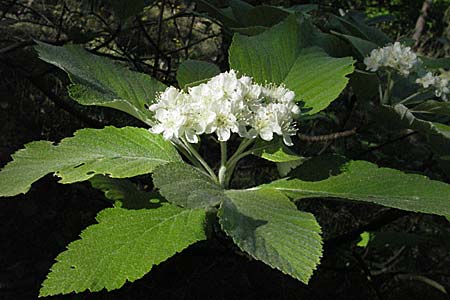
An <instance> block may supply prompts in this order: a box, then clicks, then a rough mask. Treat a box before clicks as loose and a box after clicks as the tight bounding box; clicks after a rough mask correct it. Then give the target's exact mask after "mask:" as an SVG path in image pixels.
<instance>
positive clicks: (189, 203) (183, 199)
mask: <svg viewBox="0 0 450 300" xmlns="http://www.w3.org/2000/svg"><path fill="white" fill-rule="evenodd" d="M152 176H153V183H154V184H155V186H156V187H157V188H158V189H159V192H160V193H161V195H162V196H163V197H164V198H166V200H167V201H169V202H171V203H173V204H176V205H179V206H182V207H188V208H198V207H207V206H212V205H215V204H217V203H219V202H220V201H222V200H223V198H224V197H225V195H224V193H223V191H224V190H223V189H222V188H221V187H220V186H219V185H218V184H216V183H215V182H214V181H212V180H211V178H210V177H208V175H206V174H205V173H203V172H201V171H200V170H198V169H197V168H195V167H193V166H191V165H189V164H186V163H183V162H174V163H169V164H165V165H161V166H159V167H158V168H156V169H155V171H154V173H153V175H152Z"/></svg>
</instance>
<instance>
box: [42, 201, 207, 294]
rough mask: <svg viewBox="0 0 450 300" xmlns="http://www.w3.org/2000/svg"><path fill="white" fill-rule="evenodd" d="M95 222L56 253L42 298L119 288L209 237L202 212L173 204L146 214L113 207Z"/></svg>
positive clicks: (143, 210)
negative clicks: (61, 250) (63, 250)
mask: <svg viewBox="0 0 450 300" xmlns="http://www.w3.org/2000/svg"><path fill="white" fill-rule="evenodd" d="M97 221H98V224H95V225H92V226H89V227H88V228H87V229H85V230H84V231H83V232H82V233H81V235H80V237H81V239H80V240H77V241H75V242H72V243H70V244H69V245H68V247H67V250H66V251H65V252H62V253H61V254H60V255H58V257H57V258H56V261H57V262H56V263H55V264H54V265H53V266H52V268H51V271H50V273H49V274H48V275H47V279H46V280H45V281H44V283H43V284H42V288H41V290H40V295H39V296H40V297H44V296H52V295H57V294H68V293H71V292H76V293H79V292H83V291H85V290H89V291H91V292H96V291H100V290H102V289H103V288H106V289H107V290H108V291H110V290H113V289H118V288H120V287H122V286H123V285H124V284H125V282H126V281H127V280H128V281H130V282H133V281H135V280H137V279H139V278H141V277H142V276H144V275H145V274H146V273H147V272H149V271H150V270H151V269H152V267H153V266H154V265H157V264H159V263H161V262H163V261H165V260H166V259H168V258H169V257H171V256H173V255H175V254H176V253H178V252H181V251H182V250H184V249H185V248H187V247H188V246H189V245H191V244H193V243H195V242H198V241H201V240H205V239H206V236H205V230H204V227H205V212H204V211H203V210H187V209H182V208H179V207H176V206H173V205H169V204H162V205H161V206H160V207H159V208H155V209H142V210H126V209H122V208H109V209H105V210H103V211H101V212H100V213H99V214H98V216H97Z"/></svg>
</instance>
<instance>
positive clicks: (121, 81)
mask: <svg viewBox="0 0 450 300" xmlns="http://www.w3.org/2000/svg"><path fill="white" fill-rule="evenodd" d="M37 43H38V45H37V46H36V47H35V49H36V50H37V52H38V53H39V57H40V58H41V59H42V60H44V61H46V62H48V63H50V64H53V65H55V66H57V67H59V68H61V69H63V70H64V71H66V72H67V74H68V75H69V77H70V79H71V81H72V83H73V84H72V85H71V86H70V87H69V94H70V96H71V97H72V98H73V99H74V100H75V101H77V102H78V103H80V104H83V105H98V106H106V107H111V108H115V109H118V110H121V111H124V112H126V113H129V114H130V115H132V116H134V117H136V118H138V119H140V120H141V121H143V122H145V123H147V124H152V113H151V112H150V111H149V110H148V109H147V108H146V106H147V105H149V104H151V103H153V102H154V101H155V95H156V93H157V92H160V91H163V90H164V89H165V85H164V84H162V83H161V82H159V81H157V80H155V79H153V78H152V77H150V76H148V75H146V74H142V73H137V72H133V71H130V70H129V69H128V68H126V67H124V66H120V65H118V64H116V63H114V62H113V61H112V60H110V59H107V58H104V57H100V56H96V55H93V54H90V53H89V52H87V51H86V50H84V49H83V48H81V47H80V46H77V45H66V46H63V47H57V46H52V45H48V44H45V43H42V42H37Z"/></svg>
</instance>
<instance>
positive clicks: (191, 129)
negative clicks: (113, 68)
mask: <svg viewBox="0 0 450 300" xmlns="http://www.w3.org/2000/svg"><path fill="white" fill-rule="evenodd" d="M294 98H295V93H294V92H293V91H291V90H289V89H287V88H286V87H284V86H283V85H280V86H275V85H264V86H263V85H259V84H255V83H253V80H252V78H251V77H248V76H242V77H240V78H238V77H237V74H236V72H235V71H234V70H231V71H229V72H225V73H221V74H219V75H217V76H215V77H213V78H211V79H210V80H209V81H208V82H206V83H203V84H200V85H197V86H195V87H191V88H189V90H188V92H184V91H182V90H178V89H176V88H174V87H169V88H167V89H166V90H165V91H164V92H162V93H161V94H159V96H158V97H157V102H156V103H155V104H153V105H151V106H150V110H151V111H153V112H155V118H156V120H157V121H158V122H157V123H156V125H154V126H153V127H152V128H151V129H150V130H151V132H153V133H162V134H163V136H164V138H166V139H178V138H183V139H186V140H187V141H188V142H189V143H197V142H198V140H199V139H198V136H199V135H201V134H212V133H215V134H216V135H217V138H218V140H219V141H227V140H228V139H229V138H230V136H231V133H238V134H239V135H240V136H241V137H245V138H256V137H257V136H260V137H261V138H262V139H263V140H266V141H270V140H272V139H273V135H274V134H277V135H279V136H282V137H283V141H284V143H285V144H286V145H292V141H291V137H290V136H292V135H294V134H295V131H296V130H295V128H294V123H293V122H294V117H295V115H297V114H299V112H300V109H299V108H298V106H297V105H296V104H295V102H294Z"/></svg>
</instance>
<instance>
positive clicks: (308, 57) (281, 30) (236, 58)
mask: <svg viewBox="0 0 450 300" xmlns="http://www.w3.org/2000/svg"><path fill="white" fill-rule="evenodd" d="M304 22H306V21H304ZM302 24H303V23H302ZM304 24H306V23H304ZM307 29H310V27H309V26H305V27H303V26H301V25H300V24H299V23H298V21H297V17H296V16H291V17H288V18H287V19H286V20H285V21H284V22H282V23H280V24H278V25H276V26H274V27H272V28H271V29H269V30H267V31H265V32H263V33H262V34H259V35H256V36H252V37H246V36H242V35H239V34H237V35H235V36H234V37H233V42H232V44H231V47H230V66H231V68H233V69H236V70H238V71H240V72H241V73H242V74H247V75H251V76H253V78H254V80H255V81H256V82H259V83H264V82H266V81H267V82H271V83H275V84H281V83H284V84H286V86H287V87H288V88H290V89H291V90H293V91H294V92H295V93H296V95H297V97H298V98H299V99H301V100H302V101H304V102H305V104H306V105H305V107H306V108H310V109H311V110H310V111H309V112H308V113H310V114H313V113H316V112H319V111H321V110H323V109H325V108H326V107H327V106H328V105H329V104H330V103H331V102H332V101H333V100H335V99H336V98H337V97H338V96H339V94H340V93H341V91H342V90H343V89H344V87H345V85H346V84H347V82H348V78H346V77H345V76H346V75H348V74H350V73H351V72H353V59H352V58H351V57H346V58H332V57H330V56H328V55H327V54H326V53H325V52H324V51H323V50H321V49H319V48H306V49H305V47H310V46H311V45H313V44H318V40H317V38H316V37H315V36H314V35H313V33H312V32H311V31H310V30H307ZM322 42H323V41H322Z"/></svg>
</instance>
